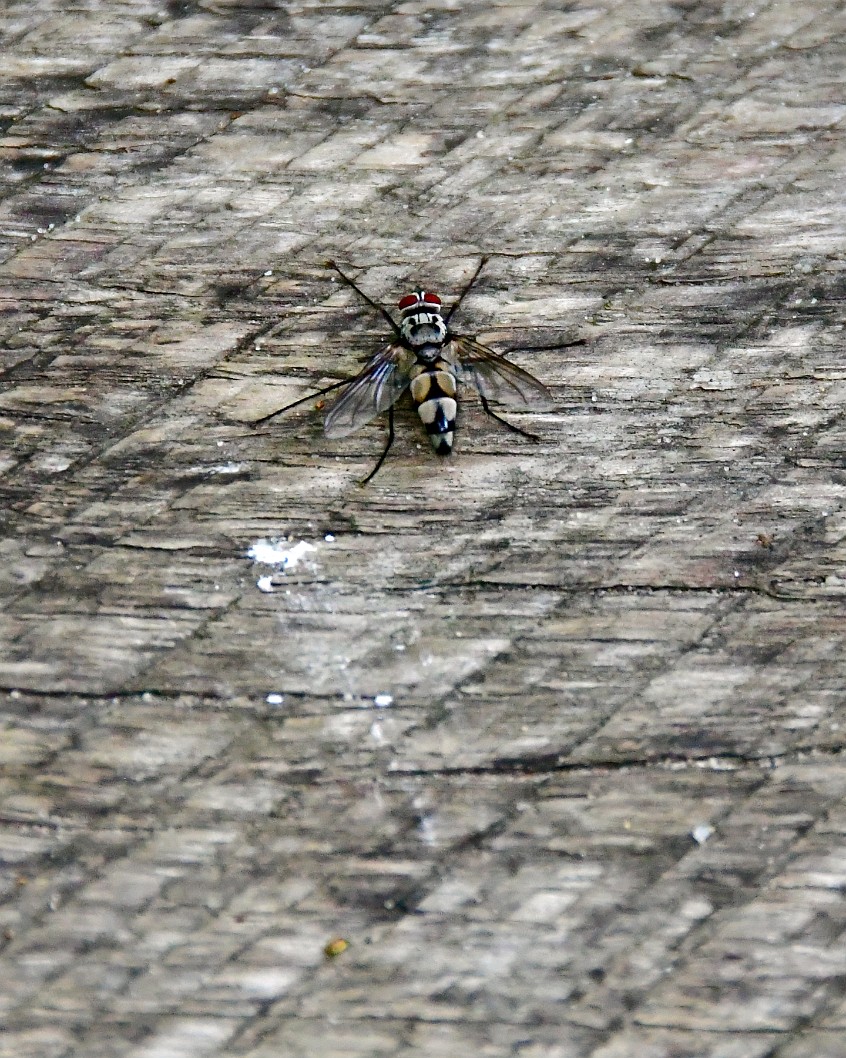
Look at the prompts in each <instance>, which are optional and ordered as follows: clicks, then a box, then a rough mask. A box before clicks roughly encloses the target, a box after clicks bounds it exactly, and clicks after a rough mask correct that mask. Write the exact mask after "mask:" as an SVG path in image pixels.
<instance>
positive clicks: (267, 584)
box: [256, 577, 273, 594]
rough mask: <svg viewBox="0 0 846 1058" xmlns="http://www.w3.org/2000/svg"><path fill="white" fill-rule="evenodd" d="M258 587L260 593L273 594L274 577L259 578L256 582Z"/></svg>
mask: <svg viewBox="0 0 846 1058" xmlns="http://www.w3.org/2000/svg"><path fill="white" fill-rule="evenodd" d="M256 587H257V588H258V590H259V591H263V592H267V593H268V594H271V593H272V592H273V577H259V579H258V580H257V581H256Z"/></svg>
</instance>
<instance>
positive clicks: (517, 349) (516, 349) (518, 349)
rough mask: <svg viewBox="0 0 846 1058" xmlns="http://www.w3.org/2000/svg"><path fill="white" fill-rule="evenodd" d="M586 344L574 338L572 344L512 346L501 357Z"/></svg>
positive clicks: (585, 340) (584, 339)
mask: <svg viewBox="0 0 846 1058" xmlns="http://www.w3.org/2000/svg"><path fill="white" fill-rule="evenodd" d="M587 344H588V341H587V338H574V339H573V341H572V342H556V343H555V345H512V346H511V348H510V349H506V350H505V351H504V353H503V356H507V355H508V353H545V352H549V351H550V350H553V349H570V348H571V347H572V346H574V345H587Z"/></svg>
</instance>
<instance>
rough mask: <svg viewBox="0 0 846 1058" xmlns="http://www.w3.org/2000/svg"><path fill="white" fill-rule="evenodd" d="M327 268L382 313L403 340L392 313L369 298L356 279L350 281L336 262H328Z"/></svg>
mask: <svg viewBox="0 0 846 1058" xmlns="http://www.w3.org/2000/svg"><path fill="white" fill-rule="evenodd" d="M326 267H327V268H333V269H334V270H335V271H336V272H337V273H338V275H339V276H340V277H341V279H343V281H344V282H345V283H346V284H347V286H349V287H352V288H353V290H354V291H355V292H356V294H358V296H359V297H361V298H364V300H365V301H366V302H367V304H368V305H370V306H371V308H374V309H376V311H377V312H381V314H382V315H383V316H384V317H385V319H386V320H387V322H388V323H389V324H390V326H391V330H392V331H393V332H394V334H395V335H396V336H397V338H402V332H401V331H400V329H399V327H398V326H397V325H396V323H395V322H394V318H393V316H391V314H390V312H388V310H387V309H386V308H384V307H383V306H382V305H380V304H379V303H378V302H376V301H374V300H373V298H371V297H368V296H367V294H365V293H364V291H363V290H362V289H361V287H360V286H359V285H358V284H357V283H356V281H355V280H354V279H350V277H349V276H348V275H347V274H346V273H345V272H342V271H341V269H340V268H339V267H338V266H337V265H336V264H335V262H334V261H327V262H326Z"/></svg>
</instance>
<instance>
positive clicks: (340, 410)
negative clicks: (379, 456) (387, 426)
mask: <svg viewBox="0 0 846 1058" xmlns="http://www.w3.org/2000/svg"><path fill="white" fill-rule="evenodd" d="M407 359H408V356H407V354H406V351H405V350H404V349H403V347H402V346H401V345H396V344H394V345H388V346H385V348H384V349H380V350H379V352H378V353H376V354H375V355H374V356H371V358H370V359H369V360H368V361H367V363H366V364H365V366H364V370H363V371H362V372H361V374H360V375H358V376H357V377H356V378H354V379H353V380H352V382H350V384H349V386H347V388H346V389H345V390H344V392H343V393H342V394H341V396H340V397H339V398H338V400H337V401H336V402H335V403H334V404H333V405H332V407H331V408H330V409H329V411H328V412H327V414H326V422H325V424H324V426H323V432H324V433H325V434H326V436H327V437H346V436H347V434H350V433H355V431H356V430H358V429H360V428H361V427H362V426H364V424H365V423H368V422H370V420H371V419H372V418H374V417H375V416H376V415H378V414H379V412H382V411H387V409H388V408H390V406H391V405H392V404H394V403H395V402H396V401H397V400H399V398H400V397H401V396H402V394H403V392H404V391H405V390H406V389H407V388H408V384H409V382H410V381H411V380H410V379H409V377H408V366H409V365H408V363H407Z"/></svg>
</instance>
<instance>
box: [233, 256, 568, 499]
mask: <svg viewBox="0 0 846 1058" xmlns="http://www.w3.org/2000/svg"><path fill="white" fill-rule="evenodd" d="M487 260H488V259H487V257H483V258H482V259H481V261H480V263H479V267H478V268H477V269H476V271H475V272H474V273H473V276H472V278H471V279H470V282H469V283H468V284H467V286H466V287H465V288H464V290H463V291H462V293H461V295H460V296H459V298H458V300H457V301H456V302H455V303H454V304H453V306H452V308H451V309H449V311H448V312H447V313H446V314H444V312H443V308H442V305H441V299H440V298H439V297H438V296H437V294H433V293H432V292H431V291H428V290H414V291H412V292H411V293H410V294H406V295H405V297H403V298H401V299H400V300H399V302H398V303H397V307H398V308H399V310H400V313H401V314H402V315H401V320H400V322H399V323H397V322H396V321H395V320H394V318H393V316H391V314H390V313H389V312H388V311H387V310H386V309H385V308H384V307H383V306H382V305H380V304H378V303H377V302H375V301H374V300H373V299H372V298H370V297H369V296H368V295H367V294H365V293H364V291H363V290H362V289H361V288H360V287H359V286H358V285H357V284H356V282H355V281H354V280H352V279H350V277H349V276H348V275H346V274H345V273H344V272H342V271H341V269H340V268H339V267H338V265H337V264H335V262H334V261H328V262H327V265H328V267H330V268H333V269H334V270H335V271H336V272H337V273H338V275H339V276H340V277H341V279H342V280H343V281H344V282H345V283H346V284H347V285H348V286H350V287H352V289H353V290H354V291H355V292H356V293H357V294H358V295H359V296H360V297H361V298H363V299H364V301H366V302H367V304H368V305H370V306H371V308H373V309H375V310H376V311H377V312H379V313H381V315H382V316H383V317H384V319H385V320H386V322H387V323H388V325H389V326H390V328H391V331H392V332H393V338H392V340H391V341H390V342H388V344H387V345H385V346H384V347H383V348H382V349H380V350H379V351H378V352H376V353H374V355H373V356H371V357H370V359H369V360H368V361H367V363H366V364H365V366H364V368H363V369H362V371H361V373H360V374H359V375H357V376H356V377H355V378H354V379H352V380H349V379H341V380H340V381H338V382H333V383H332V384H331V385H330V386H326V387H325V388H324V389H322V390H319V391H318V392H317V393H314V394H312V395H310V396H308V397H301V398H300V399H299V400H295V401H294V402H293V403H292V404H286V405H285V407H284V408H280V409H279V410H278V411H274V412H271V413H270V414H269V415H263V416H262V417H261V418H260V419H256V420H254V422H253V425H254V426H257V425H259V424H260V423H263V422H267V421H268V420H269V419H272V418H273V417H274V416H276V415H279V414H281V413H282V412H283V411H288V410H289V409H290V408H294V407H296V406H297V405H298V404H304V403H305V402H306V401H309V400H313V399H314V398H315V397H318V396H321V395H322V394H323V393H328V392H330V391H331V390H333V389H338V388H339V387H340V386H344V385H346V386H347V388H346V389H345V390H344V392H343V393H342V394H341V396H340V397H339V398H338V400H337V401H336V402H335V403H334V404H333V405H332V407H331V408H330V409H329V411H328V412H327V413H326V419H325V422H324V433H325V434H326V436H327V437H346V436H347V435H348V434H351V433H355V431H356V430H359V429H360V428H361V427H362V426H364V425H365V424H366V423H368V422H370V420H371V419H373V418H375V416H377V415H379V414H380V413H381V412H384V411H387V413H388V440H387V443H386V445H385V448H384V450H383V452H382V454H381V455H380V456H379V459H378V461H377V463H376V465H375V466H374V468H373V469H372V470H371V471H370V473H369V474H368V475H367V477H366V478H364V480H363V481H362V482H361V484H362V485H366V484H367V482H368V481H370V480H371V478H373V477H374V476H375V474H376V472H377V471H378V470H379V468H380V467H381V466H382V463H383V462H384V461H385V457H386V456H387V454H388V452H389V451H390V448H391V445H392V444H393V442H394V404H396V402H397V400H399V398H400V397H401V396H402V394H403V393H405V391H406V390H410V391H411V397H412V400H413V401H414V404H415V407H416V408H417V414H418V415H419V416H420V420H421V422H422V423H423V426H424V428H425V430H426V433H427V434H428V435H429V439H430V441H431V442H432V446H433V447H434V449H435V451H436V452H437V453H438V455H442V456H446V455H449V454H450V452H451V451H452V447H453V442H454V440H455V427H456V418H457V415H458V383H459V382H466V383H469V384H470V385H471V386H473V388H474V389H475V390H476V392H477V393H478V394H479V398H480V400H481V402H482V407H483V408H484V410H485V411H486V412H487V414H488V415H490V416H491V418H493V419H496V420H497V422H500V423H502V424H503V426H506V427H507V428H508V429H509V430H512V431H513V432H514V433H518V434H521V435H522V436H523V437H528V438H530V439H531V440H533V441H537V440H538V437H537V436H536V435H535V434H533V433H529V431H528V430H522V429H521V428H520V427H519V426H515V425H514V424H513V423H510V422H508V420H507V419H503V418H502V417H501V416H500V415H497V413H496V412H495V411H492V410H491V407H490V405H489V403H488V402H489V401H490V400H496V401H501V402H503V403H506V404H521V405H524V406H527V407H531V408H537V409H545V408H549V407H551V405H552V403H553V399H552V394H551V393H550V392H549V390H548V389H547V388H546V386H545V385H544V384H543V383H542V382H540V381H539V380H538V379H536V378H535V376H534V375H531V374H529V372H528V371H524V370H523V369H522V368H520V367H517V366H516V365H515V364H512V363H511V362H510V361H508V360H506V359H505V358H504V357H502V356H500V355H499V354H498V353H495V352H494V351H493V350H492V349H488V348H487V346H484V345H482V344H481V343H480V342H477V341H476V339H475V338H473V337H471V336H470V335H467V334H457V333H455V332H454V331H451V330H450V327H449V321H450V320H451V319H452V316H453V314H454V313H455V311H456V309H457V308H458V307H459V305H460V304H461V302H462V301H463V300H464V298H465V297H466V296H467V294H468V293H469V292H470V290H471V289H472V288H473V286H474V284H475V282H476V280H477V279H478V278H479V275H480V274H481V271H482V269H483V268H484V266H485V264H486V263H487ZM563 344H564V345H580V344H582V340H578V341H575V342H567V343H563ZM540 348H562V346H561V345H558V346H542V347H540Z"/></svg>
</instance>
